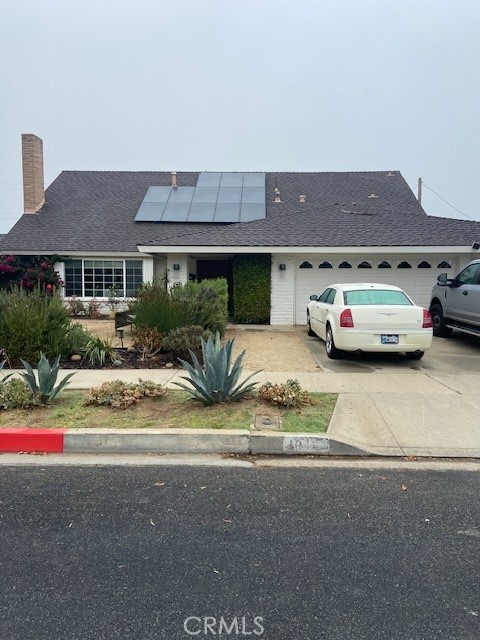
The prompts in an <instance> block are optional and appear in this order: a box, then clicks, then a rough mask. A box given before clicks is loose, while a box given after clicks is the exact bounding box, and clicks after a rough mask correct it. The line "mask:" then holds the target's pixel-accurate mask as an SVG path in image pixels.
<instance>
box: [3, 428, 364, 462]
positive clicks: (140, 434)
mask: <svg viewBox="0 0 480 640" xmlns="http://www.w3.org/2000/svg"><path fill="white" fill-rule="evenodd" d="M7 452H8V453H20V452H22V453H116V454H129V453H243V454H252V455H258V454H273V455H342V456H349V455H352V456H370V455H372V454H371V453H369V452H367V451H364V450H362V449H358V448H357V447H353V446H351V445H349V444H345V443H343V442H339V441H337V440H334V439H331V438H329V437H328V436H325V435H323V434H321V435H320V434H319V435H316V434H311V433H295V434H292V433H271V432H263V431H258V432H253V433H252V432H250V431H248V430H235V431H234V430H230V431H219V430H217V429H201V430H200V429H199V430H192V429H124V430H122V431H120V430H113V429H97V428H95V429H93V428H92V429H70V430H68V429H31V428H28V429H14V428H5V429H3V428H2V429H0V453H7Z"/></svg>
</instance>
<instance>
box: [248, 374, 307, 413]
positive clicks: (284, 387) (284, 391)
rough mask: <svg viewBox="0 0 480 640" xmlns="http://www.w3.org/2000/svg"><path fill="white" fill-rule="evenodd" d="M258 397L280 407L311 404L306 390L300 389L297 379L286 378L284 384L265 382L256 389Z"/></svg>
mask: <svg viewBox="0 0 480 640" xmlns="http://www.w3.org/2000/svg"><path fill="white" fill-rule="evenodd" d="M258 393H259V395H260V398H261V399H262V400H263V401H264V402H268V403H269V404H277V405H280V406H282V407H300V406H302V405H308V404H312V400H311V398H310V396H309V395H308V392H307V391H302V389H301V387H300V384H299V382H298V380H287V382H286V383H285V384H283V383H282V384H272V383H271V382H266V383H265V384H263V385H262V386H261V387H259V389H258Z"/></svg>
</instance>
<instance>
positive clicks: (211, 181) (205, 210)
mask: <svg viewBox="0 0 480 640" xmlns="http://www.w3.org/2000/svg"><path fill="white" fill-rule="evenodd" d="M265 203H266V198H265V174H264V173H241V172H233V171H230V172H223V173H221V172H213V171H211V172H210V171H205V172H203V173H200V174H199V176H198V179H197V184H196V186H195V187H181V186H178V187H156V186H152V187H149V189H148V191H147V193H146V195H145V197H144V199H143V201H142V204H141V205H140V208H139V209H138V211H137V214H136V216H135V220H136V221H137V222H249V221H251V220H262V219H263V218H265V207H266V204H265Z"/></svg>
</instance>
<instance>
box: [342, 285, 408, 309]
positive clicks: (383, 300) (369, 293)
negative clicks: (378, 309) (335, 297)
mask: <svg viewBox="0 0 480 640" xmlns="http://www.w3.org/2000/svg"><path fill="white" fill-rule="evenodd" d="M343 300H344V302H345V304H348V305H354V304H391V305H411V304H412V302H411V301H410V300H409V298H408V297H407V296H406V295H405V293H403V291H393V290H391V289H362V290H358V291H344V293H343Z"/></svg>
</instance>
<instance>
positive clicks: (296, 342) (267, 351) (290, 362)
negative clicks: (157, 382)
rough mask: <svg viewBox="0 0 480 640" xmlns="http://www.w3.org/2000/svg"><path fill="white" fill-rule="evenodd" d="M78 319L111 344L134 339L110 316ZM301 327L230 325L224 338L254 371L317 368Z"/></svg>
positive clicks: (130, 330) (127, 330) (129, 332)
mask: <svg viewBox="0 0 480 640" xmlns="http://www.w3.org/2000/svg"><path fill="white" fill-rule="evenodd" d="M74 322H78V323H79V324H81V325H83V326H84V327H85V328H86V329H88V330H89V331H90V332H91V333H93V334H95V335H97V336H100V337H101V338H103V339H108V340H110V341H111V343H112V345H113V346H114V347H121V346H124V347H129V346H130V345H131V344H132V341H133V333H132V329H131V327H129V326H128V327H125V328H124V332H123V345H122V340H121V339H120V338H119V337H118V336H117V335H116V334H115V324H114V321H113V319H101V320H91V319H87V318H85V319H83V318H82V319H78V318H75V320H74ZM302 331H306V329H302V328H291V329H290V328H289V329H288V330H281V329H276V328H275V327H263V328H261V329H255V328H248V326H246V325H240V326H239V325H229V327H228V329H227V332H226V334H225V338H226V339H231V338H235V343H234V356H235V357H236V356H237V355H238V354H240V353H241V352H242V351H245V356H244V358H243V366H244V368H245V369H247V370H249V371H250V370H251V371H255V370H257V369H263V370H264V371H319V370H320V368H319V366H318V365H317V363H316V362H315V360H314V358H313V356H312V354H311V353H310V351H309V350H308V348H307V347H306V345H305V343H304V342H303V340H302V336H301V333H302Z"/></svg>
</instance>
